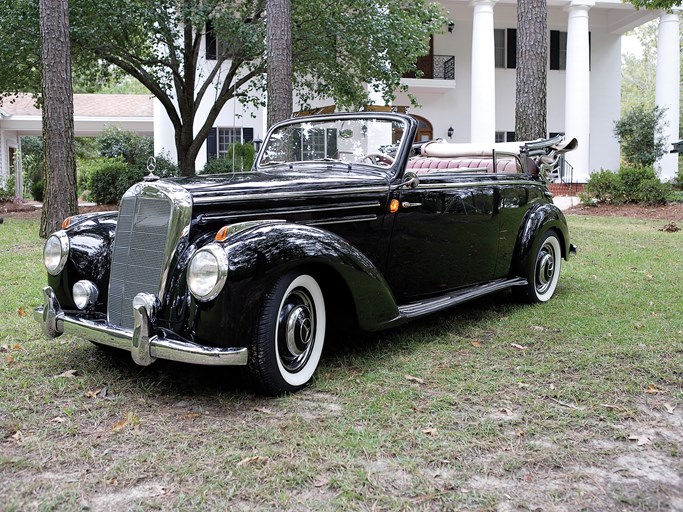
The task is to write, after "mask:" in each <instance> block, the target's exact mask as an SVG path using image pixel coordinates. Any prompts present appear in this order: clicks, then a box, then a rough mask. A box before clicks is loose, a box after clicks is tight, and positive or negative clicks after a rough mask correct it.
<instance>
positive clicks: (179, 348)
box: [33, 286, 248, 366]
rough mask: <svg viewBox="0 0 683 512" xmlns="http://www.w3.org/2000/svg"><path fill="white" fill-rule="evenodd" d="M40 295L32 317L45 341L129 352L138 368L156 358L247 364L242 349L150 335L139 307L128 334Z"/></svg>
mask: <svg viewBox="0 0 683 512" xmlns="http://www.w3.org/2000/svg"><path fill="white" fill-rule="evenodd" d="M43 296H44V299H45V305H44V306H42V307H38V308H36V309H35V310H34V311H33V318H34V320H36V321H37V322H39V323H40V324H42V326H43V331H44V332H45V334H46V335H47V337H48V338H56V337H57V336H60V335H61V334H63V333H67V334H72V335H75V336H79V337H82V338H85V339H87V340H91V341H94V342H96V343H100V344H102V345H108V346H110V347H114V348H118V349H122V350H127V351H128V352H131V355H132V356H133V360H134V361H135V362H136V363H137V364H141V365H146V364H150V363H151V362H153V361H154V359H157V358H158V359H167V360H169V361H178V362H181V363H190V364H199V365H205V366H235V365H237V366H244V365H246V364H247V359H248V350H247V348H246V347H229V348H221V347H208V346H204V345H199V344H197V343H193V342H190V341H187V340H182V339H179V338H174V337H172V335H171V334H169V333H166V332H160V333H158V334H152V333H153V332H154V331H155V329H154V328H153V326H152V324H151V322H150V320H149V316H148V315H147V310H146V309H145V307H144V305H142V304H140V305H138V307H137V308H136V310H135V323H136V328H135V330H134V331H130V330H126V329H120V328H117V327H116V326H113V325H110V324H108V323H107V322H106V321H104V320H89V319H86V318H81V317H80V316H78V315H77V314H71V313H66V312H64V311H62V309H61V306H60V305H59V301H58V300H57V298H56V296H55V294H54V291H53V290H52V288H50V287H49V286H46V287H45V288H44V289H43ZM136 337H137V341H135V343H136V346H135V347H134V338H136ZM147 361H149V362H147Z"/></svg>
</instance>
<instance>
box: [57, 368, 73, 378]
mask: <svg viewBox="0 0 683 512" xmlns="http://www.w3.org/2000/svg"><path fill="white" fill-rule="evenodd" d="M77 374H78V370H67V371H65V372H62V373H60V374H59V375H55V379H56V378H58V377H66V378H67V379H73V378H74V377H75V376H76V375H77Z"/></svg>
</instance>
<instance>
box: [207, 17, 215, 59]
mask: <svg viewBox="0 0 683 512" xmlns="http://www.w3.org/2000/svg"><path fill="white" fill-rule="evenodd" d="M216 54H217V45H216V34H215V32H214V31H213V23H211V22H210V21H207V22H206V60H216Z"/></svg>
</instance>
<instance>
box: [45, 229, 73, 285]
mask: <svg viewBox="0 0 683 512" xmlns="http://www.w3.org/2000/svg"><path fill="white" fill-rule="evenodd" d="M67 256H69V237H68V236H67V234H66V232H65V231H56V232H55V233H53V234H52V235H50V237H49V238H48V239H47V241H46V242H45V247H44V248H43V264H44V265H45V268H46V269H47V271H48V273H50V274H51V275H53V276H56V275H57V274H59V273H60V272H61V271H62V269H63V268H64V265H66V258H67Z"/></svg>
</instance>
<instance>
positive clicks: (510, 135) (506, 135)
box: [496, 132, 516, 142]
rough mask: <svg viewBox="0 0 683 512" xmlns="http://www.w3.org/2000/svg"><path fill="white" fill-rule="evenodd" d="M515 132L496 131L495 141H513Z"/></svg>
mask: <svg viewBox="0 0 683 512" xmlns="http://www.w3.org/2000/svg"><path fill="white" fill-rule="evenodd" d="M515 140H516V139H515V132H496V142H515Z"/></svg>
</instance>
